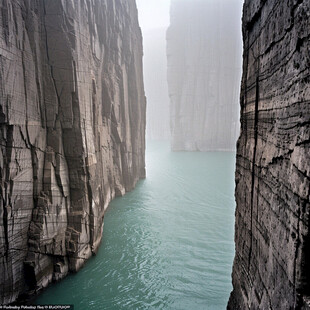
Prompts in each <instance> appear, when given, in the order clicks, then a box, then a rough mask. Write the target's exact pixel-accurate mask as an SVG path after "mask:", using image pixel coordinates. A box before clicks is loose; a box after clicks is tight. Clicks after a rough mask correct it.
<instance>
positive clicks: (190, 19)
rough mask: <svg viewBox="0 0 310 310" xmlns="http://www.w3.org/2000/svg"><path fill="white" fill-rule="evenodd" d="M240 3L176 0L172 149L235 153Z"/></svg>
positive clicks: (171, 39) (171, 33)
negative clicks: (233, 150) (230, 151)
mask: <svg viewBox="0 0 310 310" xmlns="http://www.w3.org/2000/svg"><path fill="white" fill-rule="evenodd" d="M240 12H241V1H239V0H211V1H204V0H194V1H191V0H175V1H172V3H171V11H170V14H171V24H170V27H169V29H168V31H167V56H168V85H169V96H170V119H171V146H172V149H173V150H190V151H196V150H200V151H208V150H232V149H235V144H236V140H237V134H238V130H239V121H238V120H239V118H238V117H239V103H238V102H239V88H240V87H239V85H240V74H241V73H240V72H241V29H240V19H241V13H240Z"/></svg>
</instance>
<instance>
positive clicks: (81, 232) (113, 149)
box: [0, 0, 145, 304]
mask: <svg viewBox="0 0 310 310" xmlns="http://www.w3.org/2000/svg"><path fill="white" fill-rule="evenodd" d="M0 10H1V14H0V32H1V34H0V93H1V102H0V141H1V145H0V178H1V179H0V182H1V190H0V192H1V200H0V288H1V289H0V304H8V303H12V302H14V301H16V300H17V299H18V298H21V296H22V295H23V294H28V293H32V292H35V291H38V290H40V289H41V288H42V287H45V286H47V285H48V284H49V283H50V282H51V281H53V280H59V279H61V278H63V277H64V276H66V274H67V273H68V272H70V271H77V270H79V268H81V266H82V265H83V264H84V262H85V260H87V259H88V258H89V257H90V256H91V255H92V254H93V253H96V251H97V249H98V246H99V243H100V240H101V236H102V228H103V216H104V211H105V209H106V207H107V205H108V203H109V201H110V200H111V199H112V198H113V197H114V196H116V195H122V194H124V193H125V191H129V190H131V189H132V188H133V187H134V186H135V184H136V182H137V181H138V180H139V179H140V178H143V177H144V176H145V168H144V167H145V163H144V149H145V142H144V132H145V96H144V90H143V80H142V43H141V42H142V40H141V32H140V28H139V25H138V20H137V9H136V4H135V1H134V0H114V1H111V0H1V2H0Z"/></svg>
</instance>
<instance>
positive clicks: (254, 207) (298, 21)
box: [228, 0, 310, 310]
mask: <svg viewBox="0 0 310 310" xmlns="http://www.w3.org/2000/svg"><path fill="white" fill-rule="evenodd" d="M243 41H244V56H243V78H242V87H241V135H240V138H239V141H238V146H237V165H236V202H237V209H236V232H235V243H236V255H235V260H234V265H233V274H232V280H233V292H232V293H231V296H230V300H229V304H228V309H234V310H236V309H242V310H244V309H309V296H310V265H309V260H310V243H309V242H310V235H309V212H310V205H309V194H310V192H309V189H310V121H309V120H310V53H309V46H310V2H309V1H308V0H281V1H278V0H268V1H263V0H246V1H245V4H244V9H243Z"/></svg>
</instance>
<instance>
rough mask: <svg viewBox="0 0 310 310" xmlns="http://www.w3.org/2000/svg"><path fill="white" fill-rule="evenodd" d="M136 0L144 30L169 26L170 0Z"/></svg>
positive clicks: (141, 25)
mask: <svg viewBox="0 0 310 310" xmlns="http://www.w3.org/2000/svg"><path fill="white" fill-rule="evenodd" d="M136 2H137V7H138V12H139V23H140V27H141V28H142V31H143V32H146V31H148V30H150V29H154V28H167V27H168V26H169V22H170V17H169V9H170V0H136Z"/></svg>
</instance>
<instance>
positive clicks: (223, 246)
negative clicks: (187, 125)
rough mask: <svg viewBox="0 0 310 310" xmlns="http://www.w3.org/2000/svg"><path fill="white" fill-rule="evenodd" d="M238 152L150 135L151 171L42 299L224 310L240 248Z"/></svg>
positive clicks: (79, 306)
mask: <svg viewBox="0 0 310 310" xmlns="http://www.w3.org/2000/svg"><path fill="white" fill-rule="evenodd" d="M234 164H235V153H232V152H210V153H199V152H197V153H192V152H176V153H174V152H171V151H170V149H169V145H168V144H167V143H163V142H152V143H148V147H147V178H146V180H143V181H140V182H139V183H138V185H137V187H136V189H135V190H134V191H132V192H130V193H128V194H126V195H125V196H124V197H121V198H117V199H115V200H114V201H113V202H112V203H111V204H110V206H109V208H108V210H107V212H106V215H105V221H104V222H105V225H104V230H103V241H102V244H101V247H100V249H99V251H98V254H97V256H96V257H94V258H91V259H90V260H89V261H88V262H87V263H86V265H85V267H84V268H83V269H82V270H81V271H79V272H78V273H77V274H74V275H70V276H68V277H67V278H66V279H64V280H63V281H61V282H60V283H57V284H55V285H52V286H51V287H49V288H48V289H47V290H46V291H45V292H43V293H42V294H41V295H40V296H39V297H38V298H37V300H36V303H37V304H55V303H56V304H57V303H58V304H74V305H75V310H84V309H109V310H110V309H115V310H116V309H117V310H119V309H126V310H127V309H180V310H181V309H182V310H183V309H184V310H189V309H195V310H198V309H210V310H217V309H219V310H224V309H226V304H227V301H228V297H229V293H230V291H231V289H232V287H231V278H230V274H231V267H232V261H233V255H234V243H233V225H234V224H233V222H234V209H235V203H234V196H233V195H234Z"/></svg>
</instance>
